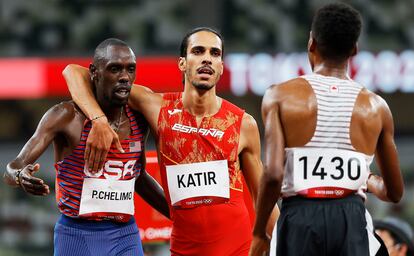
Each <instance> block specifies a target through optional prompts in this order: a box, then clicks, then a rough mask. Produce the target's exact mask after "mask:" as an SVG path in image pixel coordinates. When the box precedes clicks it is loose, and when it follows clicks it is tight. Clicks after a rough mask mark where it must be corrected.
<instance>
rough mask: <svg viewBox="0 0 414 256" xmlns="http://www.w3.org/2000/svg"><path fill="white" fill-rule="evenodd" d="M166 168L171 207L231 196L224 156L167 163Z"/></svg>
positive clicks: (219, 200)
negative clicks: (214, 159) (212, 159)
mask: <svg viewBox="0 0 414 256" xmlns="http://www.w3.org/2000/svg"><path fill="white" fill-rule="evenodd" d="M166 171H167V181H168V190H169V193H170V199H171V204H172V206H174V207H182V208H191V207H195V206H199V205H211V204H218V203H224V202H227V201H228V200H229V198H230V185H229V184H230V182H229V169H228V165H227V160H219V161H209V162H201V163H191V164H179V165H167V166H166Z"/></svg>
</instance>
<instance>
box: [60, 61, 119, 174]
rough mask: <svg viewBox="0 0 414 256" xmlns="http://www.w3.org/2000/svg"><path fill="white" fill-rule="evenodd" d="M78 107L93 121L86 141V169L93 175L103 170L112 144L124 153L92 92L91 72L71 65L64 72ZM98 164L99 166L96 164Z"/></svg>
mask: <svg viewBox="0 0 414 256" xmlns="http://www.w3.org/2000/svg"><path fill="white" fill-rule="evenodd" d="M62 74H63V77H64V78H65V80H66V84H67V85H68V88H69V91H70V93H71V96H72V98H73V100H74V101H75V103H76V105H78V106H79V108H80V109H81V110H82V112H83V113H84V114H85V115H86V117H87V118H89V119H90V120H92V129H91V131H90V133H89V136H88V140H87V141H86V148H85V154H84V157H85V167H86V168H88V169H89V170H90V171H91V172H92V173H95V172H98V170H101V169H102V168H103V164H104V162H105V159H106V156H107V154H108V152H109V149H110V148H111V144H112V142H114V143H115V146H116V147H117V149H118V150H119V151H121V152H123V149H122V146H121V143H120V141H119V137H118V134H117V133H116V132H115V131H114V130H113V129H112V128H111V127H110V125H109V123H108V119H107V118H106V116H105V115H104V113H103V111H102V109H101V108H100V107H99V105H98V103H97V101H96V100H95V96H94V94H93V92H92V82H91V79H90V74H89V70H88V69H86V68H84V67H82V66H79V65H75V64H69V65H68V66H66V68H65V69H64V70H63V72H62ZM95 163H97V164H95Z"/></svg>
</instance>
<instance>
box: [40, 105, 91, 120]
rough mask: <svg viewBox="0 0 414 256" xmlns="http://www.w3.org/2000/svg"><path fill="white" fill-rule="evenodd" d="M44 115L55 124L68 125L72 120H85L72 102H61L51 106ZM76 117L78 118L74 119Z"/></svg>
mask: <svg viewBox="0 0 414 256" xmlns="http://www.w3.org/2000/svg"><path fill="white" fill-rule="evenodd" d="M46 115H47V116H48V117H49V119H52V120H56V122H65V123H68V122H70V121H72V120H75V119H78V120H85V119H86V117H85V115H84V114H83V113H82V111H81V110H80V109H79V107H78V106H77V105H76V104H75V103H74V102H73V101H62V102H60V103H57V104H56V105H54V106H52V107H51V108H50V109H49V110H48V111H47V112H46ZM76 117H78V118H76Z"/></svg>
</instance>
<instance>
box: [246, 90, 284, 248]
mask: <svg viewBox="0 0 414 256" xmlns="http://www.w3.org/2000/svg"><path fill="white" fill-rule="evenodd" d="M276 89H277V88H275V87H271V88H270V89H268V90H267V91H266V94H265V95H264V97H263V102H262V118H263V122H264V125H265V167H264V169H263V175H262V178H261V182H260V189H259V195H258V199H257V206H256V222H255V225H254V229H253V242H252V248H251V250H250V255H262V253H263V251H261V250H260V249H259V248H258V245H260V241H262V243H264V242H265V241H269V238H268V236H267V234H266V225H267V221H268V219H269V216H270V214H271V211H272V209H273V208H274V207H275V205H276V202H277V200H278V199H279V196H280V190H281V185H282V180H283V175H284V169H283V163H284V155H285V153H284V148H285V142H284V136H283V129H282V125H281V123H280V120H279V109H278V104H277V101H276V99H277V94H276ZM255 246H257V248H254V247H255Z"/></svg>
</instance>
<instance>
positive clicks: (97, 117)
mask: <svg viewBox="0 0 414 256" xmlns="http://www.w3.org/2000/svg"><path fill="white" fill-rule="evenodd" d="M104 116H105V114H103V115H100V116H95V117H94V118H92V119H91V121H94V120H96V119H99V118H101V117H104Z"/></svg>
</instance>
